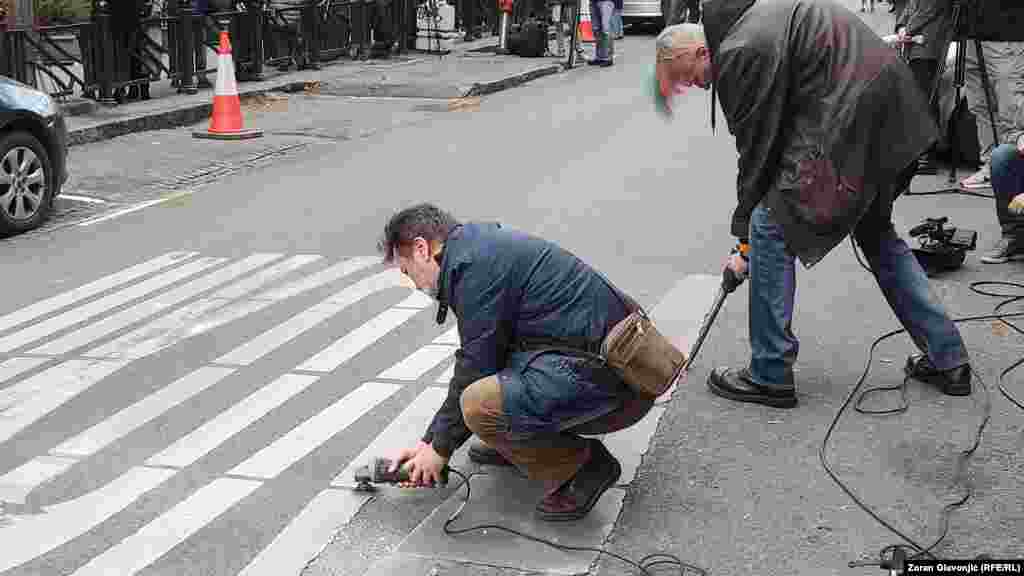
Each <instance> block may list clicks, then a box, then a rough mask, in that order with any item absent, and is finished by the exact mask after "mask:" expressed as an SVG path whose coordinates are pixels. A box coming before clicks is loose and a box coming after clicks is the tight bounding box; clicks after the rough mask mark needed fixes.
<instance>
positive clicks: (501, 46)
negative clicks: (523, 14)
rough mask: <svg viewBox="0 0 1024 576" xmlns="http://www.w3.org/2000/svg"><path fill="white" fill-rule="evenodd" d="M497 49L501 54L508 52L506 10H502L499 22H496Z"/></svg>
mask: <svg viewBox="0 0 1024 576" xmlns="http://www.w3.org/2000/svg"><path fill="white" fill-rule="evenodd" d="M498 26H499V28H498V50H500V51H501V53H502V54H507V53H508V12H504V11H502V13H501V23H500V24H498Z"/></svg>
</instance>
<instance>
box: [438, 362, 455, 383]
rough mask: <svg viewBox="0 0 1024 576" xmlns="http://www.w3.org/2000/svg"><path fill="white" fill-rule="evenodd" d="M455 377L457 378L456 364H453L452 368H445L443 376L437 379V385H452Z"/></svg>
mask: <svg viewBox="0 0 1024 576" xmlns="http://www.w3.org/2000/svg"><path fill="white" fill-rule="evenodd" d="M454 377H455V362H452V364H451V366H449V367H447V368H445V370H444V372H442V373H441V375H440V376H438V377H437V380H436V383H437V384H445V385H447V384H449V383H451V381H452V378H454Z"/></svg>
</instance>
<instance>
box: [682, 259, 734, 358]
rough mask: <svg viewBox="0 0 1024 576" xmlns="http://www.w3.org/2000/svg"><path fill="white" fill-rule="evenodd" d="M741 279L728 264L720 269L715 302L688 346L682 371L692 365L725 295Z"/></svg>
mask: <svg viewBox="0 0 1024 576" xmlns="http://www.w3.org/2000/svg"><path fill="white" fill-rule="evenodd" d="M743 279H744V277H743V276H739V275H737V274H736V273H735V272H733V270H732V268H729V267H728V266H726V267H725V270H722V285H721V287H719V288H718V295H717V296H715V303H714V304H713V305H712V306H711V311H710V312H708V313H707V315H705V316H704V321H703V322H701V325H700V332H698V333H697V341H696V342H694V344H693V347H692V348H690V354H689V356H687V357H686V365H685V366H684V367H683V371H684V372H686V371H688V370H689V369H690V366H692V365H693V359H694V358H696V357H697V353H698V352H700V347H701V346H702V345H703V344H704V339H705V338H707V336H708V332H709V331H710V330H711V325H712V324H714V323H715V318H716V317H717V316H718V311H719V310H721V309H722V304H724V303H725V298H726V296H728V295H729V294H732V293H733V292H735V291H736V288H738V287H739V285H740V284H742V283H743Z"/></svg>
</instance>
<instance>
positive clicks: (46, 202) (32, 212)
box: [0, 132, 54, 234]
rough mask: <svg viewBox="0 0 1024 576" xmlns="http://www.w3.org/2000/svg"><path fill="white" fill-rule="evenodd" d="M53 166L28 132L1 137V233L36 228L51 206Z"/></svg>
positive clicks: (43, 219)
mask: <svg viewBox="0 0 1024 576" xmlns="http://www.w3.org/2000/svg"><path fill="white" fill-rule="evenodd" d="M53 181H54V175H53V168H52V164H50V156H49V155H48V154H47V153H46V148H44V147H43V145H42V144H41V143H40V142H39V140H37V139H36V138H35V137H34V136H32V135H31V134H29V133H27V132H11V133H9V134H5V135H3V136H0V233H3V234H16V233H19V232H25V231H27V230H32V229H33V228H36V227H38V226H39V225H40V224H42V223H43V221H45V220H46V218H48V217H49V215H50V210H51V208H52V205H53V202H52V200H53Z"/></svg>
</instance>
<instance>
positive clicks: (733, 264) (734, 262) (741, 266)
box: [725, 241, 750, 278]
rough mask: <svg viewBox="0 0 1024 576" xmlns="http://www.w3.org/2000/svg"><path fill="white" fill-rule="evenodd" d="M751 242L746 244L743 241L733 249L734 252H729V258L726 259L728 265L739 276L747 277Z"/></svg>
mask: <svg viewBox="0 0 1024 576" xmlns="http://www.w3.org/2000/svg"><path fill="white" fill-rule="evenodd" d="M749 253H750V244H745V243H744V242H743V241H741V242H740V244H739V245H738V246H737V247H736V248H734V249H733V251H732V253H731V254H729V259H728V260H726V261H725V265H726V267H728V268H729V269H730V270H732V271H733V273H734V274H736V276H737V277H738V278H746V277H747V267H748V266H747V258H749Z"/></svg>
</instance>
